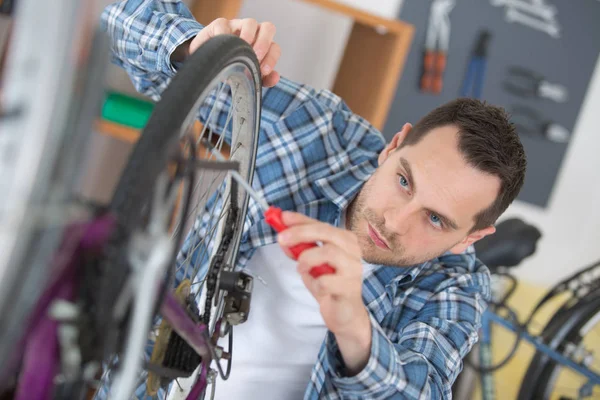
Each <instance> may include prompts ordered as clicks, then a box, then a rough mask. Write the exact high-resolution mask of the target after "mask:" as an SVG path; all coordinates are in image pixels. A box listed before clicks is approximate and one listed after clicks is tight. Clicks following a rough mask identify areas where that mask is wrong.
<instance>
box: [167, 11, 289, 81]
mask: <svg viewBox="0 0 600 400" xmlns="http://www.w3.org/2000/svg"><path fill="white" fill-rule="evenodd" d="M275 31H276V29H275V25H273V24H272V23H270V22H263V23H260V24H259V23H258V22H257V21H256V20H255V19H252V18H246V19H232V20H227V19H225V18H218V19H216V20H214V21H213V22H211V23H210V24H208V25H206V26H205V27H204V29H202V30H201V31H200V32H199V33H198V35H196V37H194V38H193V39H191V40H188V41H187V42H186V43H184V44H182V45H181V46H179V47H178V48H177V50H175V52H174V53H173V55H172V56H171V58H172V59H173V61H183V60H184V59H185V58H186V57H187V56H189V55H190V54H192V53H193V52H194V51H196V50H197V49H198V48H199V47H200V46H201V45H202V44H204V43H205V42H206V41H207V40H208V39H210V38H212V37H215V36H217V35H226V34H234V35H237V36H239V37H240V38H242V39H243V40H245V41H246V42H248V43H249V44H250V45H251V46H252V48H253V49H254V52H255V53H256V56H257V58H258V62H259V63H260V71H261V75H262V77H263V85H264V86H266V87H271V86H275V85H276V84H277V82H279V73H278V72H277V71H275V65H276V64H277V61H278V60H279V57H280V56H281V48H280V47H279V45H278V44H277V43H275V42H274V41H273V38H274V36H275Z"/></svg>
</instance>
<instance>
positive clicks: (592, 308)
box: [518, 293, 600, 400]
mask: <svg viewBox="0 0 600 400" xmlns="http://www.w3.org/2000/svg"><path fill="white" fill-rule="evenodd" d="M598 294H600V293H596V296H592V297H591V299H589V300H588V299H581V300H579V301H577V302H576V303H575V304H573V305H572V306H570V307H568V308H567V309H561V310H559V311H558V312H557V313H556V314H555V315H554V316H553V317H552V318H551V320H550V321H549V322H548V323H547V324H546V326H545V327H544V330H543V333H542V335H541V337H542V339H543V341H544V343H547V344H548V345H549V346H550V347H551V348H552V349H554V350H556V351H560V348H561V345H562V344H563V343H565V342H569V343H573V344H576V345H577V344H579V342H580V341H581V339H582V338H581V337H579V331H580V329H581V328H582V327H583V326H585V324H586V323H587V322H589V321H590V320H592V319H593V318H594V317H595V316H596V315H597V314H598V313H599V312H600V296H598ZM557 367H560V365H559V364H558V363H556V362H555V361H553V360H552V359H551V358H550V357H549V356H547V355H546V354H544V353H541V352H536V354H535V356H534V357H533V359H532V360H531V362H530V364H529V367H528V368H527V372H526V373H525V376H524V378H523V382H524V384H522V385H521V388H520V390H519V396H518V399H519V400H546V399H547V398H549V397H548V390H551V389H552V387H551V386H552V385H551V382H550V377H552V375H553V373H554V371H555V369H556V368H557Z"/></svg>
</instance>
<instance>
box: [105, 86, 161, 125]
mask: <svg viewBox="0 0 600 400" xmlns="http://www.w3.org/2000/svg"><path fill="white" fill-rule="evenodd" d="M153 108H154V103H151V102H149V101H144V100H140V99H136V98H135V97H131V96H127V95H125V94H122V93H117V92H108V93H107V96H106V99H105V100H104V105H103V106H102V119H104V120H107V121H111V122H114V123H116V124H121V125H125V126H129V127H131V128H135V129H142V128H143V127H144V126H146V122H148V118H150V114H152V110H153Z"/></svg>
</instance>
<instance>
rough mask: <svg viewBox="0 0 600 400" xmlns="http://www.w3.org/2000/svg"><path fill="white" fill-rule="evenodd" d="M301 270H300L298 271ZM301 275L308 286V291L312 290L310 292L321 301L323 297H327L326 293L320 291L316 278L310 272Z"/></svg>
mask: <svg viewBox="0 0 600 400" xmlns="http://www.w3.org/2000/svg"><path fill="white" fill-rule="evenodd" d="M298 272H300V271H298ZM300 277H301V278H302V282H304V286H305V287H306V289H308V291H309V292H310V294H311V295H312V296H313V297H314V298H315V299H316V300H317V301H318V302H321V300H322V299H323V297H325V296H324V295H322V294H321V293H320V292H319V291H318V286H317V285H316V283H315V281H316V279H315V278H313V277H312V276H311V275H310V274H308V273H300Z"/></svg>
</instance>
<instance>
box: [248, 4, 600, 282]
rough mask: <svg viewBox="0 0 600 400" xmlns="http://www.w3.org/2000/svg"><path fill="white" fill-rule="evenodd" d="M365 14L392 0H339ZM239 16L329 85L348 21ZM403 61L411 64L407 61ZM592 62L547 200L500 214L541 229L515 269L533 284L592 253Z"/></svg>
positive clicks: (268, 7)
mask: <svg viewBox="0 0 600 400" xmlns="http://www.w3.org/2000/svg"><path fill="white" fill-rule="evenodd" d="M344 2H345V3H347V4H349V5H352V6H355V7H357V8H362V9H364V10H366V11H370V12H372V13H375V14H378V15H381V16H384V17H389V18H395V17H396V16H397V15H398V10H399V7H400V6H401V1H400V0H374V1H373V0H345V1H344ZM241 16H251V17H253V18H256V19H258V20H261V21H266V20H268V21H272V22H273V23H275V25H276V26H277V27H278V31H277V35H276V40H277V42H279V43H280V45H281V47H282V50H283V52H282V57H281V61H280V65H279V71H280V72H281V73H282V74H284V75H286V76H288V77H290V78H292V79H294V80H298V81H300V82H303V83H308V84H310V85H312V86H314V87H318V88H329V87H331V85H332V83H333V77H334V76H335V72H336V70H337V66H338V63H339V61H340V57H341V56H342V52H343V48H344V45H345V42H346V40H347V37H348V34H349V30H350V27H351V21H350V20H349V19H348V18H345V17H342V16H339V15H337V14H335V13H331V12H328V11H323V10H322V9H320V8H319V7H317V6H313V5H309V4H306V3H303V2H302V1H300V0H277V1H273V0H246V1H245V2H244V6H243V8H242V12H241ZM409 62H411V61H410V60H409ZM599 110H600V61H599V63H598V65H597V67H596V70H595V73H594V77H593V79H592V81H591V85H590V88H589V90H588V93H587V96H586V98H585V102H584V104H583V106H582V110H581V113H580V118H579V120H578V122H577V125H576V127H575V130H574V134H573V135H574V137H573V140H572V141H571V144H570V146H569V149H568V154H567V156H566V158H565V160H564V162H563V166H562V170H561V173H560V176H559V178H558V181H557V183H556V185H555V188H554V192H553V195H552V198H551V201H550V204H549V206H548V207H547V209H545V210H541V209H539V208H537V207H534V206H530V205H528V204H526V203H521V202H516V203H515V204H513V205H512V206H511V207H510V208H509V210H508V211H507V213H506V214H505V217H504V218H507V217H511V216H518V217H520V218H523V219H525V220H526V221H528V222H530V223H532V224H535V225H536V226H538V227H539V228H540V229H541V231H542V232H543V235H544V236H543V238H542V239H541V241H540V243H539V247H538V251H537V253H536V255H535V256H533V257H531V258H530V259H528V260H526V261H525V262H524V263H523V265H522V266H520V267H519V268H518V270H517V271H518V275H519V276H520V277H522V278H525V279H528V280H530V281H532V282H533V283H539V284H543V285H550V284H552V283H555V282H557V281H558V280H560V279H561V278H563V277H565V276H566V275H568V274H570V273H572V272H573V271H574V270H576V269H577V268H579V267H581V266H583V265H584V264H587V263H590V262H592V261H594V260H597V259H600V207H598V206H597V205H599V204H600V184H597V180H598V177H600V173H599V171H600V158H598V157H597V155H598V152H599V151H598V150H600V134H598V130H600V128H599V127H600V112H599Z"/></svg>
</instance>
